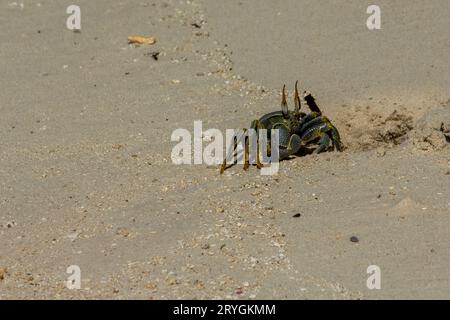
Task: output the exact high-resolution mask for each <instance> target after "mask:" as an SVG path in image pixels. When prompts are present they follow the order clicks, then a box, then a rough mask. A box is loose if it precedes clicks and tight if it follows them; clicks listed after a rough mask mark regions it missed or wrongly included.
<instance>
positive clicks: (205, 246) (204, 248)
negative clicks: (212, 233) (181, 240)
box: [201, 243, 211, 250]
mask: <svg viewBox="0 0 450 320" xmlns="http://www.w3.org/2000/svg"><path fill="white" fill-rule="evenodd" d="M201 248H202V249H203V250H208V249H209V248H211V246H210V245H209V244H208V243H205V244H202V246H201Z"/></svg>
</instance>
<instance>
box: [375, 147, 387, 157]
mask: <svg viewBox="0 0 450 320" xmlns="http://www.w3.org/2000/svg"><path fill="white" fill-rule="evenodd" d="M385 155H386V150H385V149H384V148H382V147H380V148H378V149H377V156H378V157H384V156H385Z"/></svg>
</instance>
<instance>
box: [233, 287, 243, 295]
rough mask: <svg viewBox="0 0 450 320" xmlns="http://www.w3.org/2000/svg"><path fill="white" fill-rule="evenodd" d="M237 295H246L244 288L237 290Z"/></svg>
mask: <svg viewBox="0 0 450 320" xmlns="http://www.w3.org/2000/svg"><path fill="white" fill-rule="evenodd" d="M235 293H236V294H238V295H241V294H243V293H244V290H243V289H242V288H237V289H236V291H235Z"/></svg>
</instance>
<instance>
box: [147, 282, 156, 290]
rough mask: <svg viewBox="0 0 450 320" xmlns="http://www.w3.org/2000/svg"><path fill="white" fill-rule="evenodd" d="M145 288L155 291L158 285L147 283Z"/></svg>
mask: <svg viewBox="0 0 450 320" xmlns="http://www.w3.org/2000/svg"><path fill="white" fill-rule="evenodd" d="M145 288H146V289H149V290H156V289H157V288H158V285H157V284H156V283H154V282H149V283H147V284H146V285H145Z"/></svg>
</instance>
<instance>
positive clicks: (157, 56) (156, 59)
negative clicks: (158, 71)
mask: <svg viewBox="0 0 450 320" xmlns="http://www.w3.org/2000/svg"><path fill="white" fill-rule="evenodd" d="M144 55H145V56H150V57H152V58H153V60H155V61H158V60H159V55H160V52H158V51H153V52H149V53H145V54H144Z"/></svg>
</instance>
